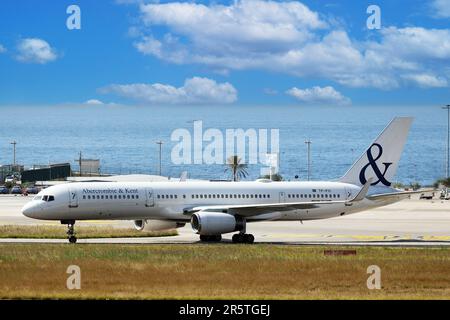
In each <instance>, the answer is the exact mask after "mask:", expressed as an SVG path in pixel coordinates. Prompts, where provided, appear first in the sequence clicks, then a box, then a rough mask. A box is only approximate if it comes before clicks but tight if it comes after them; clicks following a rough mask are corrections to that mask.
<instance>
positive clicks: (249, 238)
mask: <svg viewBox="0 0 450 320" xmlns="http://www.w3.org/2000/svg"><path fill="white" fill-rule="evenodd" d="M254 241H255V237H254V236H253V235H252V234H244V242H245V243H249V244H252V243H253V242H254Z"/></svg>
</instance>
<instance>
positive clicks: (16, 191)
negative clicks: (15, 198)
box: [11, 186, 22, 194]
mask: <svg viewBox="0 0 450 320" xmlns="http://www.w3.org/2000/svg"><path fill="white" fill-rule="evenodd" d="M11 194H22V188H21V187H20V186H14V187H12V188H11Z"/></svg>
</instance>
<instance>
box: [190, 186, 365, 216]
mask: <svg viewBox="0 0 450 320" xmlns="http://www.w3.org/2000/svg"><path fill="white" fill-rule="evenodd" d="M371 182H372V179H369V181H367V182H366V184H365V185H364V186H362V188H361V189H360V191H359V192H358V194H357V195H356V196H355V197H353V198H352V199H349V200H339V201H331V200H330V201H327V200H325V201H313V202H284V203H263V204H242V205H207V206H198V207H193V208H190V209H186V210H185V211H184V212H185V213H186V214H191V213H195V212H199V211H214V212H227V213H230V214H233V215H240V216H244V217H251V216H256V215H260V214H265V213H270V212H277V211H290V210H306V209H314V208H319V207H321V206H330V205H335V204H343V205H346V206H351V205H352V204H353V203H355V202H358V201H361V200H363V199H364V198H365V197H366V195H367V191H368V190H369V187H370V184H371Z"/></svg>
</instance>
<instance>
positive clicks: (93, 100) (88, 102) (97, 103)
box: [84, 99, 104, 105]
mask: <svg viewBox="0 0 450 320" xmlns="http://www.w3.org/2000/svg"><path fill="white" fill-rule="evenodd" d="M84 104H88V105H103V104H104V103H103V102H102V101H100V100H97V99H90V100H87V101H85V102H84Z"/></svg>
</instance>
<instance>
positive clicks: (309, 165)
mask: <svg viewBox="0 0 450 320" xmlns="http://www.w3.org/2000/svg"><path fill="white" fill-rule="evenodd" d="M305 143H306V146H307V149H308V181H309V180H310V179H311V143H312V142H311V140H310V139H308V140H306V141H305Z"/></svg>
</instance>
